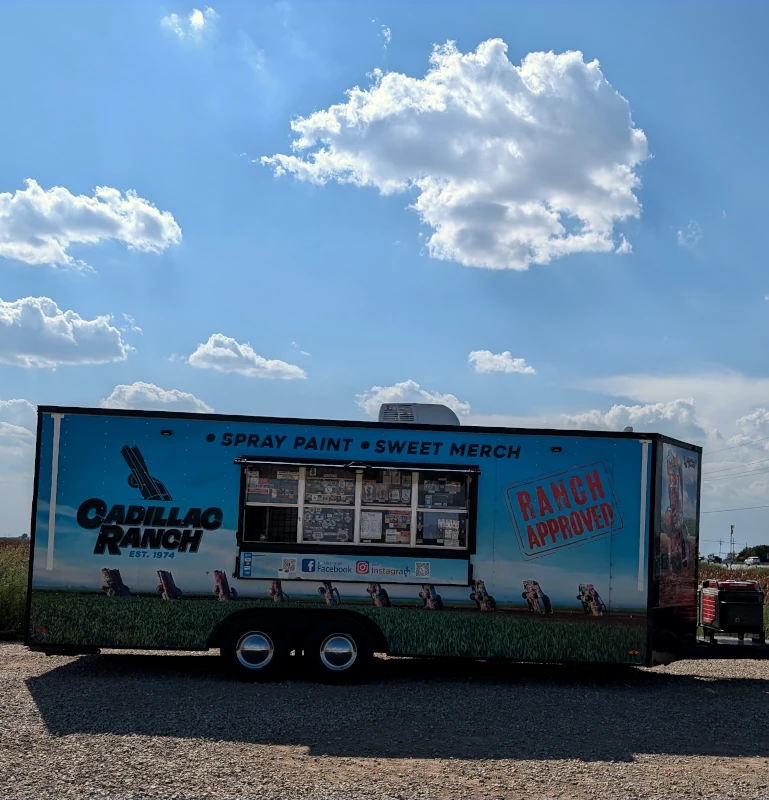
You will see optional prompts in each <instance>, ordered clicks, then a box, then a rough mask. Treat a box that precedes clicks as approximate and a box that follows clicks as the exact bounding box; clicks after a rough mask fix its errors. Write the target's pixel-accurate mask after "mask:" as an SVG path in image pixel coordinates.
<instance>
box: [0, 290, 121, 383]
mask: <svg viewBox="0 0 769 800" xmlns="http://www.w3.org/2000/svg"><path fill="white" fill-rule="evenodd" d="M128 350H129V347H128V345H126V343H125V342H124V341H123V339H122V336H121V333H120V331H119V330H118V329H117V328H116V327H115V326H114V325H112V324H111V317H109V316H99V317H95V318H94V319H83V317H81V316H80V315H79V314H77V313H76V312H74V311H63V310H62V309H60V308H59V307H58V305H56V303H55V302H54V301H53V300H51V299H50V298H49V297H24V298H22V299H20V300H15V301H11V302H5V301H3V300H2V299H1V298H0V363H3V364H12V365H14V366H18V367H56V366H58V365H60V364H105V363H107V362H110V361H124V360H125V359H126V357H127V354H128Z"/></svg>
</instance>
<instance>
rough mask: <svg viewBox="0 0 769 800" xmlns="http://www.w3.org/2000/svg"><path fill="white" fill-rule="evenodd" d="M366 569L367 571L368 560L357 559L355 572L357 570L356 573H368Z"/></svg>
mask: <svg viewBox="0 0 769 800" xmlns="http://www.w3.org/2000/svg"><path fill="white" fill-rule="evenodd" d="M368 571H369V564H368V561H358V562H357V563H356V564H355V572H357V573H358V575H368Z"/></svg>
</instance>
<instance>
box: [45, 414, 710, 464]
mask: <svg viewBox="0 0 769 800" xmlns="http://www.w3.org/2000/svg"><path fill="white" fill-rule="evenodd" d="M37 411H38V414H77V415H80V416H89V417H135V418H138V419H147V418H150V419H185V420H210V421H212V422H242V423H251V424H261V425H313V426H316V427H327V428H329V427H334V428H340V427H346V428H368V429H372V428H373V429H377V428H379V429H388V430H392V429H396V430H397V429H404V430H413V431H442V432H447V433H456V432H457V431H461V432H463V433H487V434H488V433H498V434H504V435H507V436H510V435H519V436H520V435H524V436H578V437H592V438H596V439H638V440H647V441H650V440H652V441H665V442H668V443H670V444H674V445H676V446H678V447H683V448H686V449H687V450H693V451H695V452H697V453H702V448H701V447H700V446H698V445H694V444H690V443H689V442H684V441H681V440H680V439H673V438H672V437H670V436H664V435H663V434H661V433H646V432H644V431H632V432H627V433H626V432H625V431H593V430H579V429H560V428H502V427H485V426H480V425H459V426H457V425H425V424H417V423H404V422H398V423H382V422H366V421H361V420H344V419H339V420H337V419H302V418H296V417H258V416H247V415H245V414H201V413H199V412H196V411H180V412H174V411H142V410H138V409H128V408H126V409H123V408H87V407H78V406H45V405H41V406H38V407H37Z"/></svg>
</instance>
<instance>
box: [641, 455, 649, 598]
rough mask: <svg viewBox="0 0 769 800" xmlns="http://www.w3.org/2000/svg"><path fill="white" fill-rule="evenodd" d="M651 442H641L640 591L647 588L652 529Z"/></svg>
mask: <svg viewBox="0 0 769 800" xmlns="http://www.w3.org/2000/svg"><path fill="white" fill-rule="evenodd" d="M650 445H651V442H646V441H644V442H641V514H640V517H641V518H640V524H639V534H638V591H639V592H642V591H643V590H644V589H645V588H646V573H645V572H644V558H645V555H646V534H647V531H650V530H651V525H647V523H646V508H647V505H648V501H647V499H646V495H647V492H648V486H649V480H648V474H647V473H648V472H649V446H650Z"/></svg>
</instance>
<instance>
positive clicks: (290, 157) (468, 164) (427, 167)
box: [260, 39, 648, 269]
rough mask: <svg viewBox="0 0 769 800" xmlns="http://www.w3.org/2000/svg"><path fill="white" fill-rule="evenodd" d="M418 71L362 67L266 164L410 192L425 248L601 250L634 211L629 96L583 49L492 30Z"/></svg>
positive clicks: (641, 142)
mask: <svg viewBox="0 0 769 800" xmlns="http://www.w3.org/2000/svg"><path fill="white" fill-rule="evenodd" d="M430 62H431V66H430V69H429V70H428V72H427V74H426V75H425V77H424V78H412V77H409V76H407V75H403V74H401V73H398V72H389V73H386V74H384V73H382V71H381V70H374V71H373V72H372V83H371V85H370V86H369V87H368V88H364V89H361V88H359V87H357V86H356V87H354V88H352V89H350V90H348V91H347V93H346V95H347V99H346V102H343V103H338V104H336V105H332V106H330V107H329V108H327V109H322V110H318V111H315V112H313V113H312V114H310V115H309V116H307V117H297V118H296V119H294V120H293V121H292V122H291V128H292V130H293V133H294V139H293V141H292V143H291V148H292V150H293V153H292V154H280V153H279V154H276V155H273V156H270V157H267V156H265V157H262V158H261V159H260V161H261V163H263V164H265V165H268V166H270V167H272V169H273V170H274V172H275V174H276V175H285V174H287V173H288V174H291V175H293V176H294V177H295V178H298V179H300V180H306V181H311V182H314V183H318V184H323V183H326V182H327V181H329V180H335V181H338V182H340V183H350V184H353V185H354V186H358V187H363V186H368V187H375V188H377V189H378V190H379V191H380V192H381V193H382V194H391V193H394V192H407V191H408V192H411V193H413V195H415V196H416V199H415V201H414V203H413V205H412V206H411V208H412V209H413V210H415V211H416V212H417V214H418V215H419V216H420V218H421V220H422V221H423V222H424V223H425V224H426V225H428V226H429V227H430V228H432V234H431V235H430V236H429V237H428V238H427V240H426V243H427V249H428V252H429V254H430V255H431V256H432V257H433V258H439V259H452V260H455V261H458V262H460V263H461V264H464V265H467V266H473V267H489V268H495V269H526V268H527V266H528V265H529V264H531V263H534V264H546V263H548V262H549V261H550V260H551V259H553V258H557V257H559V256H564V255H567V254H570V253H579V252H591V251H599V252H611V251H614V250H615V249H616V248H617V247H618V246H619V247H620V248H622V247H623V243H622V242H621V241H620V242H619V243H618V242H616V241H615V239H614V227H615V225H616V223H617V222H619V221H621V220H624V219H626V218H628V217H637V216H639V215H640V213H641V205H640V203H639V201H638V198H637V197H636V195H635V190H636V189H637V187H638V186H639V179H638V176H637V175H636V171H635V170H636V167H637V166H638V165H639V164H640V163H641V162H642V161H644V160H645V159H646V158H647V157H648V150H647V142H646V136H645V135H644V133H643V131H642V130H640V129H639V128H636V127H635V126H634V124H633V120H632V118H631V115H630V105H629V103H628V101H627V100H626V99H625V98H624V97H623V96H622V95H620V94H619V93H618V92H617V91H616V90H615V89H614V88H613V87H612V86H611V84H610V83H609V82H608V81H607V80H606V78H605V77H604V75H603V73H602V72H601V69H600V66H599V64H598V62H597V61H591V62H589V63H585V61H584V59H583V56H582V53H580V52H566V53H561V54H555V53H552V52H549V53H530V54H529V55H527V56H526V57H525V58H524V59H523V61H522V62H521V65H520V66H516V65H515V64H513V63H512V62H511V61H510V60H509V59H508V57H507V45H506V44H505V43H504V42H503V41H502V40H501V39H490V40H488V41H486V42H483V43H482V44H481V45H479V47H478V48H477V50H476V51H475V52H470V53H461V52H459V51H458V50H457V48H456V46H455V44H454V43H453V42H448V43H446V44H445V45H442V46H437V47H435V48H434V51H433V53H432V56H431V59H430Z"/></svg>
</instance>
